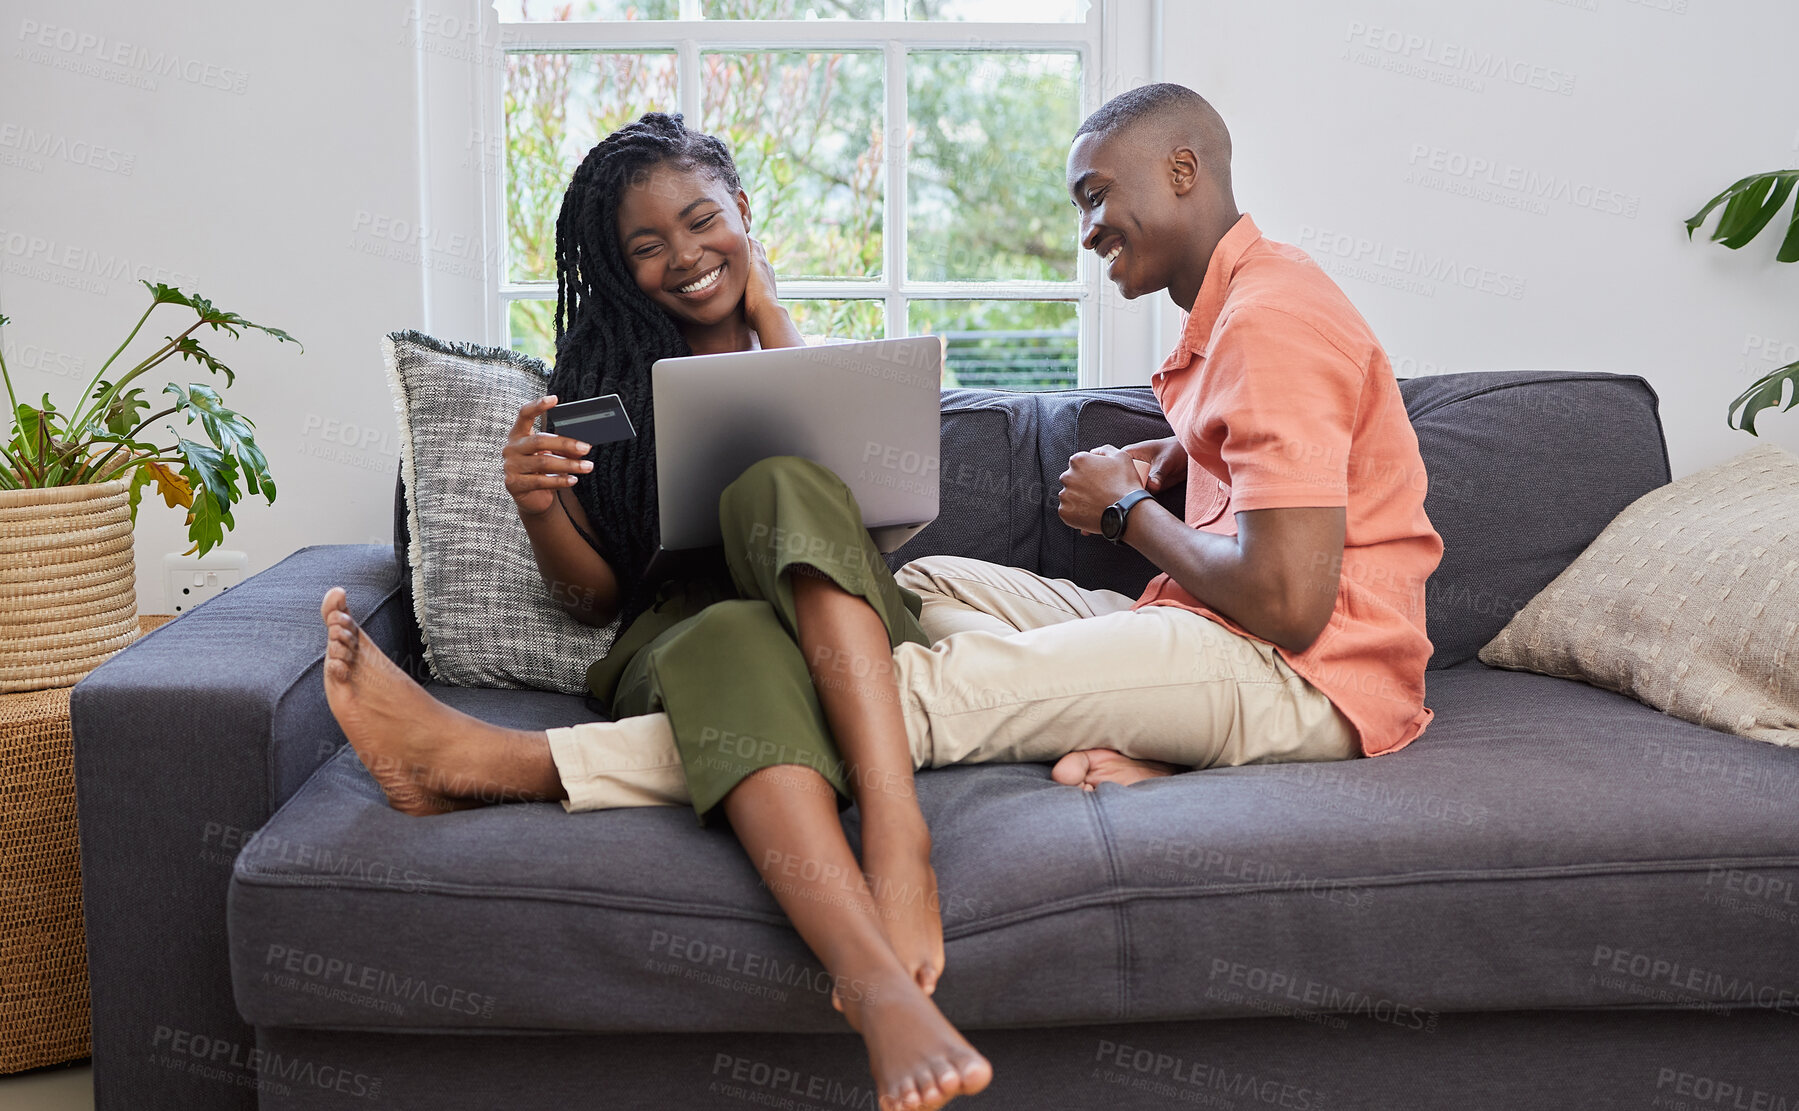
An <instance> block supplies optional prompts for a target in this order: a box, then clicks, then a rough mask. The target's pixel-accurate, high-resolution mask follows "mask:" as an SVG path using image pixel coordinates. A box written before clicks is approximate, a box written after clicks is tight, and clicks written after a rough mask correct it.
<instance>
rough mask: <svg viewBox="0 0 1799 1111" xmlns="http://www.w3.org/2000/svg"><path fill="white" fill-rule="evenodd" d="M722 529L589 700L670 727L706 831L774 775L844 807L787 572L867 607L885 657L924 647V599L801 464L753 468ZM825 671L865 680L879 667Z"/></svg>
mask: <svg viewBox="0 0 1799 1111" xmlns="http://www.w3.org/2000/svg"><path fill="white" fill-rule="evenodd" d="M718 517H719V523H720V524H721V525H722V526H723V530H724V540H723V543H722V544H721V555H720V558H719V559H718V560H717V561H715V562H714V564H713V565H712V566H711V567H710V568H709V569H707V570H705V571H702V572H699V573H696V574H691V575H688V576H685V577H683V578H682V579H681V580H679V581H674V582H670V583H666V584H664V586H663V588H662V589H661V590H659V591H658V600H657V602H656V604H655V605H654V606H652V607H651V608H650V609H648V610H645V611H644V612H643V613H642V614H640V615H639V616H638V617H637V619H636V620H635V621H633V622H632V623H631V625H630V627H629V628H627V629H625V630H623V631H622V632H621V633H620V634H619V637H618V639H617V641H615V642H614V644H613V646H612V650H611V651H610V652H609V653H607V655H606V657H605V658H604V659H601V660H598V661H596V662H595V663H594V664H593V665H592V666H591V667H589V668H588V669H587V686H588V689H589V690H591V691H592V692H593V694H594V696H595V697H596V698H599V699H600V700H601V701H603V702H605V703H607V704H608V705H609V706H610V707H611V709H612V714H613V716H614V717H615V718H618V717H631V716H635V715H637V714H649V713H655V712H656V711H658V710H660V711H662V712H664V713H666V714H667V715H668V721H669V728H670V730H671V731H672V732H673V733H674V736H675V745H676V747H677V748H678V749H679V750H680V753H681V762H682V765H683V767H684V769H685V771H686V775H687V788H688V791H689V793H690V794H691V795H692V797H693V808H694V812H695V813H696V814H697V815H698V816H699V819H700V823H701V824H702V825H704V824H707V823H708V821H709V817H710V813H711V811H712V808H713V807H714V806H716V805H717V804H718V802H719V800H720V799H723V798H724V797H725V795H726V794H728V793H729V792H730V790H731V788H733V787H735V786H737V784H738V782H740V781H741V780H742V779H743V778H744V777H745V776H747V775H749V774H750V773H751V772H754V771H756V770H758V769H760V768H766V767H772V766H774V765H776V764H801V765H804V766H806V767H809V768H812V769H813V770H815V771H817V772H818V774H819V775H821V776H823V777H824V778H825V780H826V781H827V782H829V783H830V784H831V786H832V787H833V788H835V789H836V791H837V794H838V799H839V803H838V805H839V806H840V807H841V806H846V805H848V803H849V802H850V801H851V795H850V789H849V781H850V776H849V774H848V769H846V768H845V767H844V763H843V758H842V757H841V756H840V755H839V754H838V751H837V745H836V744H835V742H833V741H832V739H831V733H830V730H829V728H828V726H827V725H826V722H825V716H824V711H823V708H822V707H821V706H820V705H819V702H818V693H817V692H816V691H815V690H814V689H813V686H812V672H811V669H810V668H808V666H807V663H806V660H805V658H804V656H803V655H802V653H801V651H800V646H799V625H798V622H797V620H796V617H795V613H794V607H793V582H792V575H791V574H789V573H788V572H789V569H790V568H793V567H795V566H796V565H803V566H804V567H808V568H812V569H813V570H814V571H816V572H818V573H819V574H822V575H824V576H826V577H828V578H829V579H831V580H832V581H833V582H835V583H836V584H837V585H838V586H840V587H842V588H843V589H844V590H846V591H848V592H849V593H851V594H854V595H857V596H858V597H861V598H863V599H865V600H866V601H867V602H868V604H869V605H870V606H871V607H873V608H874V611H875V614H876V615H877V616H879V617H880V619H881V622H882V623H883V624H884V625H885V626H886V628H887V641H888V648H889V649H891V648H894V647H897V646H898V645H899V644H900V643H901V642H902V641H912V642H913V643H915V644H922V645H926V646H927V647H928V646H929V645H930V643H931V639H930V637H928V636H926V635H925V632H924V630H923V629H921V628H920V627H919V624H918V612H919V608H920V600H919V597H918V595H917V594H915V593H913V592H912V591H910V590H907V589H905V588H904V587H902V586H900V585H899V584H898V583H896V582H894V581H893V575H892V573H891V572H890V571H888V569H887V564H886V561H885V560H883V559H882V558H881V553H880V552H879V551H878V550H877V549H876V548H875V545H874V541H873V540H872V538H870V536H869V534H868V530H867V528H865V527H864V526H863V524H862V512H861V510H860V509H859V508H858V507H857V505H856V499H855V495H853V494H851V493H850V490H849V487H848V486H846V485H844V483H843V480H842V479H840V478H838V477H837V476H836V475H835V474H833V473H832V472H831V471H830V470H829V469H828V468H826V467H824V466H822V465H820V464H818V463H814V462H812V461H811V460H809V459H802V458H800V457H799V456H795V455H777V456H772V457H770V458H767V459H763V460H761V461H759V462H757V463H753V464H751V465H750V466H749V467H747V468H745V469H744V472H743V474H741V475H739V476H738V477H737V478H736V480H734V481H733V482H732V483H731V484H730V485H729V486H727V487H725V490H724V493H723V494H721V495H720V496H719V499H718ZM798 573H801V574H805V573H809V572H806V571H804V570H802V571H800V572H798ZM827 663H828V664H829V665H830V666H833V667H842V668H843V669H845V670H846V673H847V672H848V671H850V670H856V669H860V673H861V674H866V669H867V668H868V667H871V666H876V665H879V664H882V663H884V661H847V660H846V661H841V662H839V661H828V662H827Z"/></svg>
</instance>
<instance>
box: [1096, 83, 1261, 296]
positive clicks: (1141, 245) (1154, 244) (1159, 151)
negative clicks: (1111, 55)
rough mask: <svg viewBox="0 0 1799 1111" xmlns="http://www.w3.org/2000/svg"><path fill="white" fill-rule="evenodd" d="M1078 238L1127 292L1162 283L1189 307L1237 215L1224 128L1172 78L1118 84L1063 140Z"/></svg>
mask: <svg viewBox="0 0 1799 1111" xmlns="http://www.w3.org/2000/svg"><path fill="white" fill-rule="evenodd" d="M1068 199H1069V200H1070V201H1072V202H1073V203H1074V207H1075V210H1076V211H1077V212H1079V213H1080V217H1081V223H1080V233H1079V242H1080V244H1081V246H1082V247H1083V248H1085V249H1087V250H1090V251H1092V252H1094V253H1095V254H1097V255H1098V256H1099V258H1100V265H1101V266H1102V267H1103V273H1104V274H1105V275H1106V277H1107V278H1109V279H1111V281H1112V283H1113V284H1114V285H1116V286H1117V287H1118V291H1119V292H1120V293H1122V294H1123V295H1124V296H1125V297H1127V298H1132V297H1141V296H1142V295H1143V294H1145V293H1152V292H1156V291H1158V290H1164V289H1165V290H1167V291H1168V296H1169V297H1170V298H1171V299H1173V301H1174V303H1175V304H1177V305H1179V306H1180V307H1181V308H1182V309H1183V310H1191V308H1192V306H1193V301H1194V298H1195V297H1197V296H1198V295H1199V287H1200V285H1201V284H1202V283H1203V281H1204V279H1205V273H1206V269H1207V266H1208V265H1209V263H1210V260H1211V257H1212V253H1213V252H1214V251H1215V250H1216V249H1217V246H1218V243H1219V241H1220V240H1221V239H1223V238H1224V235H1225V233H1226V232H1228V231H1229V230H1230V229H1231V228H1232V227H1233V226H1234V225H1235V224H1236V222H1237V220H1238V219H1239V217H1240V214H1239V213H1238V212H1237V202H1236V200H1235V199H1234V198H1233V197H1232V195H1231V134H1230V132H1229V131H1226V130H1225V127H1224V121H1223V120H1222V119H1220V118H1219V117H1218V113H1217V112H1216V111H1214V110H1213V108H1212V106H1211V105H1210V104H1207V103H1206V101H1205V98H1204V97H1202V96H1200V95H1199V94H1198V93H1196V92H1194V91H1193V90H1192V89H1189V88H1186V87H1184V86H1181V85H1167V84H1163V85H1145V86H1143V87H1142V88H1140V89H1132V90H1131V91H1130V92H1128V93H1120V94H1119V95H1118V96H1115V97H1113V98H1112V99H1111V100H1108V101H1106V103H1105V104H1104V105H1103V106H1101V108H1100V109H1099V111H1097V112H1095V113H1093V114H1092V115H1091V116H1088V117H1087V121H1086V122H1085V123H1083V124H1081V129H1080V130H1079V131H1078V132H1076V133H1075V137H1074V142H1073V144H1071V145H1070V146H1069V148H1068Z"/></svg>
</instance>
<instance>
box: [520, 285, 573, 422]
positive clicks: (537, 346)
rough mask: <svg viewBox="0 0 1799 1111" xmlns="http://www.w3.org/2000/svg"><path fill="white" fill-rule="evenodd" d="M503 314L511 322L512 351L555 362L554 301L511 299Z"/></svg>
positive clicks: (550, 362)
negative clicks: (510, 303)
mask: <svg viewBox="0 0 1799 1111" xmlns="http://www.w3.org/2000/svg"><path fill="white" fill-rule="evenodd" d="M506 317H507V320H508V322H509V323H510V325H511V327H510V329H509V330H510V331H511V333H512V340H511V345H510V346H511V347H512V349H513V350H514V351H523V352H524V353H525V354H527V355H535V356H537V357H538V358H540V359H542V360H543V361H544V362H546V363H549V364H550V365H551V366H555V365H556V302H554V301H514V302H512V306H511V308H510V309H509V310H508V311H507V313H506ZM568 400H570V401H573V400H575V399H574V398H572V397H571V398H569V399H568Z"/></svg>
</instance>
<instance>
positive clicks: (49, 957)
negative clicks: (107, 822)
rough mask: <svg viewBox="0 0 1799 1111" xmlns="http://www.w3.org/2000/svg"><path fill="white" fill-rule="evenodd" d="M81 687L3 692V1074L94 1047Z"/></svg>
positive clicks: (158, 620) (149, 625)
mask: <svg viewBox="0 0 1799 1111" xmlns="http://www.w3.org/2000/svg"><path fill="white" fill-rule="evenodd" d="M170 620H172V617H171V616H169V615H160V614H155V615H139V617H138V624H139V625H140V626H141V627H142V629H143V631H144V632H146V633H147V632H149V631H150V630H151V629H154V628H156V627H157V626H158V625H161V624H163V623H164V622H167V621H170ZM73 689H74V688H73V687H55V688H52V689H50V690H41V691H27V692H25V693H22V694H3V695H0V800H4V801H3V803H0V893H3V894H4V898H3V899H0V1074H4V1073H12V1072H19V1071H21V1070H24V1069H32V1068H39V1067H42V1066H44V1065H57V1064H61V1063H63V1062H64V1061H72V1060H75V1059H77V1058H80V1057H86V1056H87V1055H88V1052H89V1044H88V994H87V940H86V937H85V936H84V934H83V923H82V917H81V850H80V843H79V841H78V840H77V835H76V825H75V756H74V750H73V745H72V742H73V736H72V734H71V733H70V730H69V692H70V691H71V690H73Z"/></svg>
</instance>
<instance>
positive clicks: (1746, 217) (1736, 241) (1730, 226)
mask: <svg viewBox="0 0 1799 1111" xmlns="http://www.w3.org/2000/svg"><path fill="white" fill-rule="evenodd" d="M1795 183H1799V170H1773V171H1770V172H1768V173H1765V174H1752V175H1750V176H1749V177H1746V178H1743V179H1742V180H1741V181H1738V182H1737V183H1736V184H1734V185H1732V186H1731V187H1730V188H1728V189H1726V190H1724V191H1723V192H1722V193H1719V194H1718V195H1717V196H1715V197H1713V198H1712V199H1711V200H1709V201H1707V202H1705V207H1704V208H1702V209H1700V210H1699V211H1698V212H1695V213H1694V214H1693V215H1692V216H1690V217H1688V218H1687V238H1688V239H1692V238H1693V233H1694V232H1695V231H1697V230H1699V226H1700V225H1701V224H1703V223H1705V218H1706V217H1707V216H1709V215H1711V212H1712V209H1714V208H1717V207H1718V206H1719V205H1723V206H1724V214H1723V215H1722V216H1719V217H1718V226H1717V227H1716V228H1713V229H1712V234H1711V238H1712V240H1713V241H1714V242H1717V243H1722V244H1724V245H1725V246H1726V247H1729V248H1730V249H1731V250H1733V251H1734V250H1737V249H1739V248H1741V247H1743V246H1744V245H1745V244H1747V243H1748V242H1749V241H1750V240H1752V239H1754V238H1755V237H1756V236H1758V235H1760V234H1761V232H1762V229H1763V228H1766V227H1767V226H1768V225H1769V224H1770V223H1772V222H1773V220H1774V217H1776V216H1778V215H1780V209H1781V207H1782V206H1783V205H1785V204H1786V202H1787V197H1788V196H1790V195H1791V194H1792V192H1793V186H1794V184H1795ZM1774 257H1775V258H1776V259H1778V260H1779V261H1781V262H1799V208H1796V209H1795V211H1794V213H1793V217H1792V219H1791V220H1790V221H1789V222H1787V224H1786V237H1785V238H1784V239H1783V240H1781V244H1780V250H1779V252H1778V253H1776V254H1775V256H1774ZM1789 382H1790V383H1792V385H1793V396H1792V398H1791V399H1790V400H1788V401H1787V403H1786V404H1785V405H1781V403H1780V402H1781V397H1782V395H1783V394H1784V393H1785V391H1786V387H1787V383H1789ZM1796 404H1799V362H1794V363H1788V364H1787V365H1785V366H1783V367H1776V368H1775V369H1773V370H1771V371H1769V372H1768V373H1766V374H1764V375H1762V376H1761V377H1760V378H1757V379H1756V380H1755V381H1754V382H1753V383H1751V384H1750V386H1749V388H1748V389H1746V390H1744V391H1743V392H1742V393H1741V394H1738V395H1737V399H1736V400H1735V401H1732V402H1731V403H1730V409H1729V411H1728V412H1727V413H1725V416H1724V419H1725V422H1726V423H1727V424H1729V425H1730V426H1731V427H1732V428H1740V429H1742V430H1743V431H1745V432H1747V433H1749V434H1750V435H1751V436H1754V435H1756V434H1757V433H1756V431H1755V415H1756V414H1757V413H1759V412H1761V411H1762V410H1763V409H1776V411H1777V412H1785V411H1786V410H1787V409H1791V408H1792V407H1793V406H1794V405H1796ZM1776 407H1778V408H1776Z"/></svg>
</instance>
